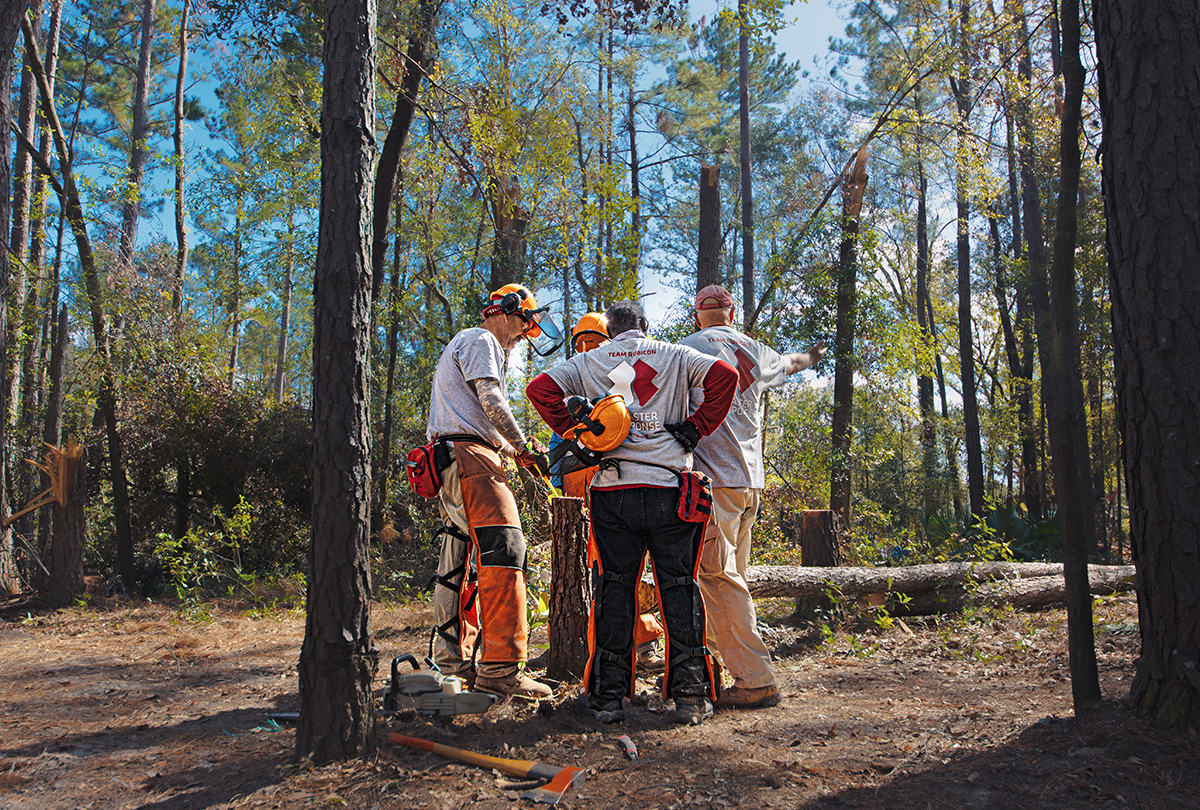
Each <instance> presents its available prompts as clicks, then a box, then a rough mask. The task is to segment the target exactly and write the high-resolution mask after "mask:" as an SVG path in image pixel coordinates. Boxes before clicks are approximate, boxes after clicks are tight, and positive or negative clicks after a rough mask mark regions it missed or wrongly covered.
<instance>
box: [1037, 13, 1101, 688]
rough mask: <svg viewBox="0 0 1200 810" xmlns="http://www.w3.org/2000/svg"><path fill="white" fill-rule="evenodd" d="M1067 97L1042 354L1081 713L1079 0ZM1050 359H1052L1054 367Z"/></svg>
mask: <svg viewBox="0 0 1200 810" xmlns="http://www.w3.org/2000/svg"><path fill="white" fill-rule="evenodd" d="M1060 12H1061V15H1062V17H1061V19H1062V42H1063V50H1062V65H1063V78H1064V82H1065V84H1064V89H1065V96H1064V100H1063V113H1062V134H1061V139H1060V154H1061V164H1062V179H1061V181H1060V182H1059V194H1058V210H1057V215H1056V218H1055V220H1056V221H1055V233H1054V257H1053V263H1052V266H1051V272H1050V284H1051V288H1052V290H1051V295H1050V324H1049V329H1048V331H1049V333H1050V335H1051V341H1050V344H1049V346H1047V347H1045V349H1044V350H1043V352H1042V358H1043V362H1042V374H1043V379H1045V380H1046V384H1045V385H1044V386H1043V390H1044V391H1045V392H1046V415H1047V420H1048V422H1049V428H1050V442H1051V447H1052V452H1051V458H1052V461H1053V464H1054V487H1055V490H1056V492H1057V493H1058V518H1059V525H1060V526H1061V528H1062V549H1063V577H1064V579H1065V580H1066V584H1067V598H1066V602H1067V631H1068V642H1067V647H1068V649H1069V652H1070V666H1071V692H1072V695H1073V697H1074V704H1075V710H1076V711H1079V710H1080V709H1081V708H1082V707H1083V706H1084V705H1086V704H1088V703H1092V702H1095V701H1098V700H1099V699H1100V681H1099V675H1098V670H1097V665H1096V648H1095V637H1094V634H1093V630H1092V602H1091V595H1090V594H1089V593H1088V582H1087V557H1088V549H1089V547H1091V546H1092V545H1093V542H1092V540H1093V539H1094V537H1095V522H1094V517H1095V513H1094V511H1093V508H1092V497H1091V495H1092V482H1091V472H1090V471H1091V465H1090V462H1089V457H1088V450H1087V419H1086V413H1085V411H1084V402H1083V383H1082V379H1081V377H1080V374H1081V364H1080V354H1079V317H1078V314H1077V307H1076V302H1075V296H1076V292H1075V241H1076V240H1075V237H1076V234H1077V232H1078V222H1077V210H1076V205H1077V201H1078V194H1079V165H1080V154H1079V127H1080V109H1081V104H1082V101H1083V85H1084V68H1083V63H1082V62H1081V61H1080V58H1079V2H1078V0H1063V2H1062V4H1061V6H1060ZM1047 361H1049V362H1047Z"/></svg>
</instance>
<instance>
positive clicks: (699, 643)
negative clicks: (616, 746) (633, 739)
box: [588, 487, 711, 707]
mask: <svg viewBox="0 0 1200 810" xmlns="http://www.w3.org/2000/svg"><path fill="white" fill-rule="evenodd" d="M678 502H679V490H677V489H660V488H657V487H633V488H629V489H612V490H592V504H591V515H592V531H593V532H594V533H595V536H596V548H597V551H598V553H599V557H600V569H601V572H602V573H601V576H600V578H599V581H598V582H597V583H596V587H595V589H594V594H593V599H594V604H593V616H592V628H593V633H594V634H595V638H594V644H593V650H592V660H591V661H590V662H589V673H590V677H589V682H588V695H589V699H590V701H591V703H592V704H593V706H594V707H599V706H602V705H604V704H605V703H608V702H610V701H613V700H620V699H621V698H622V697H624V696H626V695H627V694H629V692H630V689H631V687H632V685H633V660H634V652H633V647H634V645H633V627H634V620H635V619H636V616H637V606H636V592H637V582H638V580H639V579H640V578H641V573H642V561H643V559H644V558H645V554H646V552H647V551H649V553H650V560H651V564H652V566H653V569H654V578H655V582H656V583H657V585H658V594H659V604H660V605H661V606H662V612H663V619H664V620H665V622H666V625H667V649H666V659H667V671H666V675H665V677H664V685H665V688H664V694H666V695H667V696H668V697H674V698H677V699H678V698H698V697H705V696H708V697H711V691H710V686H711V674H710V671H709V666H708V658H707V650H706V649H705V647H704V606H703V603H702V601H701V597H700V588H699V585H697V583H696V567H697V561H698V559H699V554H700V545H701V543H702V542H703V530H704V524H702V523H687V522H685V521H682V520H680V519H679V515H678V514H677V512H676V508H677V505H678Z"/></svg>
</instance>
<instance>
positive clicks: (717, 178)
mask: <svg viewBox="0 0 1200 810" xmlns="http://www.w3.org/2000/svg"><path fill="white" fill-rule="evenodd" d="M697 258H698V261H697V265H696V291H697V292H699V291H700V290H702V289H704V288H705V287H707V286H708V285H709V284H720V283H721V167H720V166H704V165H702V166H700V246H699V254H698V256H697Z"/></svg>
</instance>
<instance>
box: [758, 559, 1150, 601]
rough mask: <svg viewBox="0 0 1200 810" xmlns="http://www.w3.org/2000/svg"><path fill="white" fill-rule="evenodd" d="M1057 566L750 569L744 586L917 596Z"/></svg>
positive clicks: (1108, 575) (1104, 574)
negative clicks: (927, 592) (922, 593)
mask: <svg viewBox="0 0 1200 810" xmlns="http://www.w3.org/2000/svg"><path fill="white" fill-rule="evenodd" d="M1088 572H1089V575H1091V574H1095V575H1096V576H1097V577H1100V578H1101V579H1105V580H1111V579H1122V578H1128V577H1131V576H1133V574H1134V567H1133V566H1131V565H1089V566H1088ZM1062 573H1063V565H1062V563H1010V562H990V563H969V562H950V563H931V564H928V565H907V566H896V567H890V566H888V567H882V568H865V567H858V566H845V567H842V568H807V567H804V566H799V565H752V566H750V567H749V568H747V569H746V582H747V584H748V585H749V587H750V593H751V594H753V595H754V597H755V598H756V599H768V598H793V597H795V598H799V597H804V596H817V595H821V594H824V593H825V591H826V589H827V588H831V587H832V588H834V589H836V590H837V591H838V592H840V593H841V594H842V595H843V596H860V595H862V594H868V593H917V592H919V591H928V590H933V589H936V588H945V587H947V586H949V585H960V584H963V583H967V582H974V583H979V582H993V581H996V580H1016V579H1029V578H1041V577H1059V578H1061V577H1062Z"/></svg>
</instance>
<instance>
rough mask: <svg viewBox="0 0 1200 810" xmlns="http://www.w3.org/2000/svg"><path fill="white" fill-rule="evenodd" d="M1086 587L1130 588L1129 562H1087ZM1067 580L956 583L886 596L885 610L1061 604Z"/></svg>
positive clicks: (1095, 591) (905, 612)
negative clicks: (971, 585)
mask: <svg viewBox="0 0 1200 810" xmlns="http://www.w3.org/2000/svg"><path fill="white" fill-rule="evenodd" d="M1088 567H1089V569H1090V570H1089V571H1088V589H1089V590H1090V591H1091V594H1092V596H1108V595H1110V594H1114V593H1119V592H1121V591H1132V590H1133V570H1132V569H1133V566H1132V565H1092V566H1088ZM1121 569H1130V570H1129V571H1128V572H1126V571H1123V570H1121ZM1066 594H1067V590H1066V583H1065V580H1064V579H1063V577H1062V575H1061V574H1060V575H1057V576H1048V577H1022V578H1020V579H1006V580H996V581H993V582H985V583H982V584H980V585H978V586H976V587H974V588H967V587H965V586H963V585H962V584H959V583H956V584H953V585H950V586H948V587H946V588H937V589H930V590H925V591H917V592H916V593H912V594H908V595H907V596H908V597H909V598H908V599H907V600H906V601H902V600H898V599H889V600H888V612H889V613H891V614H892V615H893V616H931V615H934V614H938V613H953V612H955V611H958V610H962V609H963V608H964V607H966V605H968V604H971V603H974V604H985V605H1012V606H1013V607H1015V608H1020V609H1022V610H1036V609H1037V608H1043V607H1049V606H1050V605H1061V604H1063V602H1064V600H1065V599H1066Z"/></svg>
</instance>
